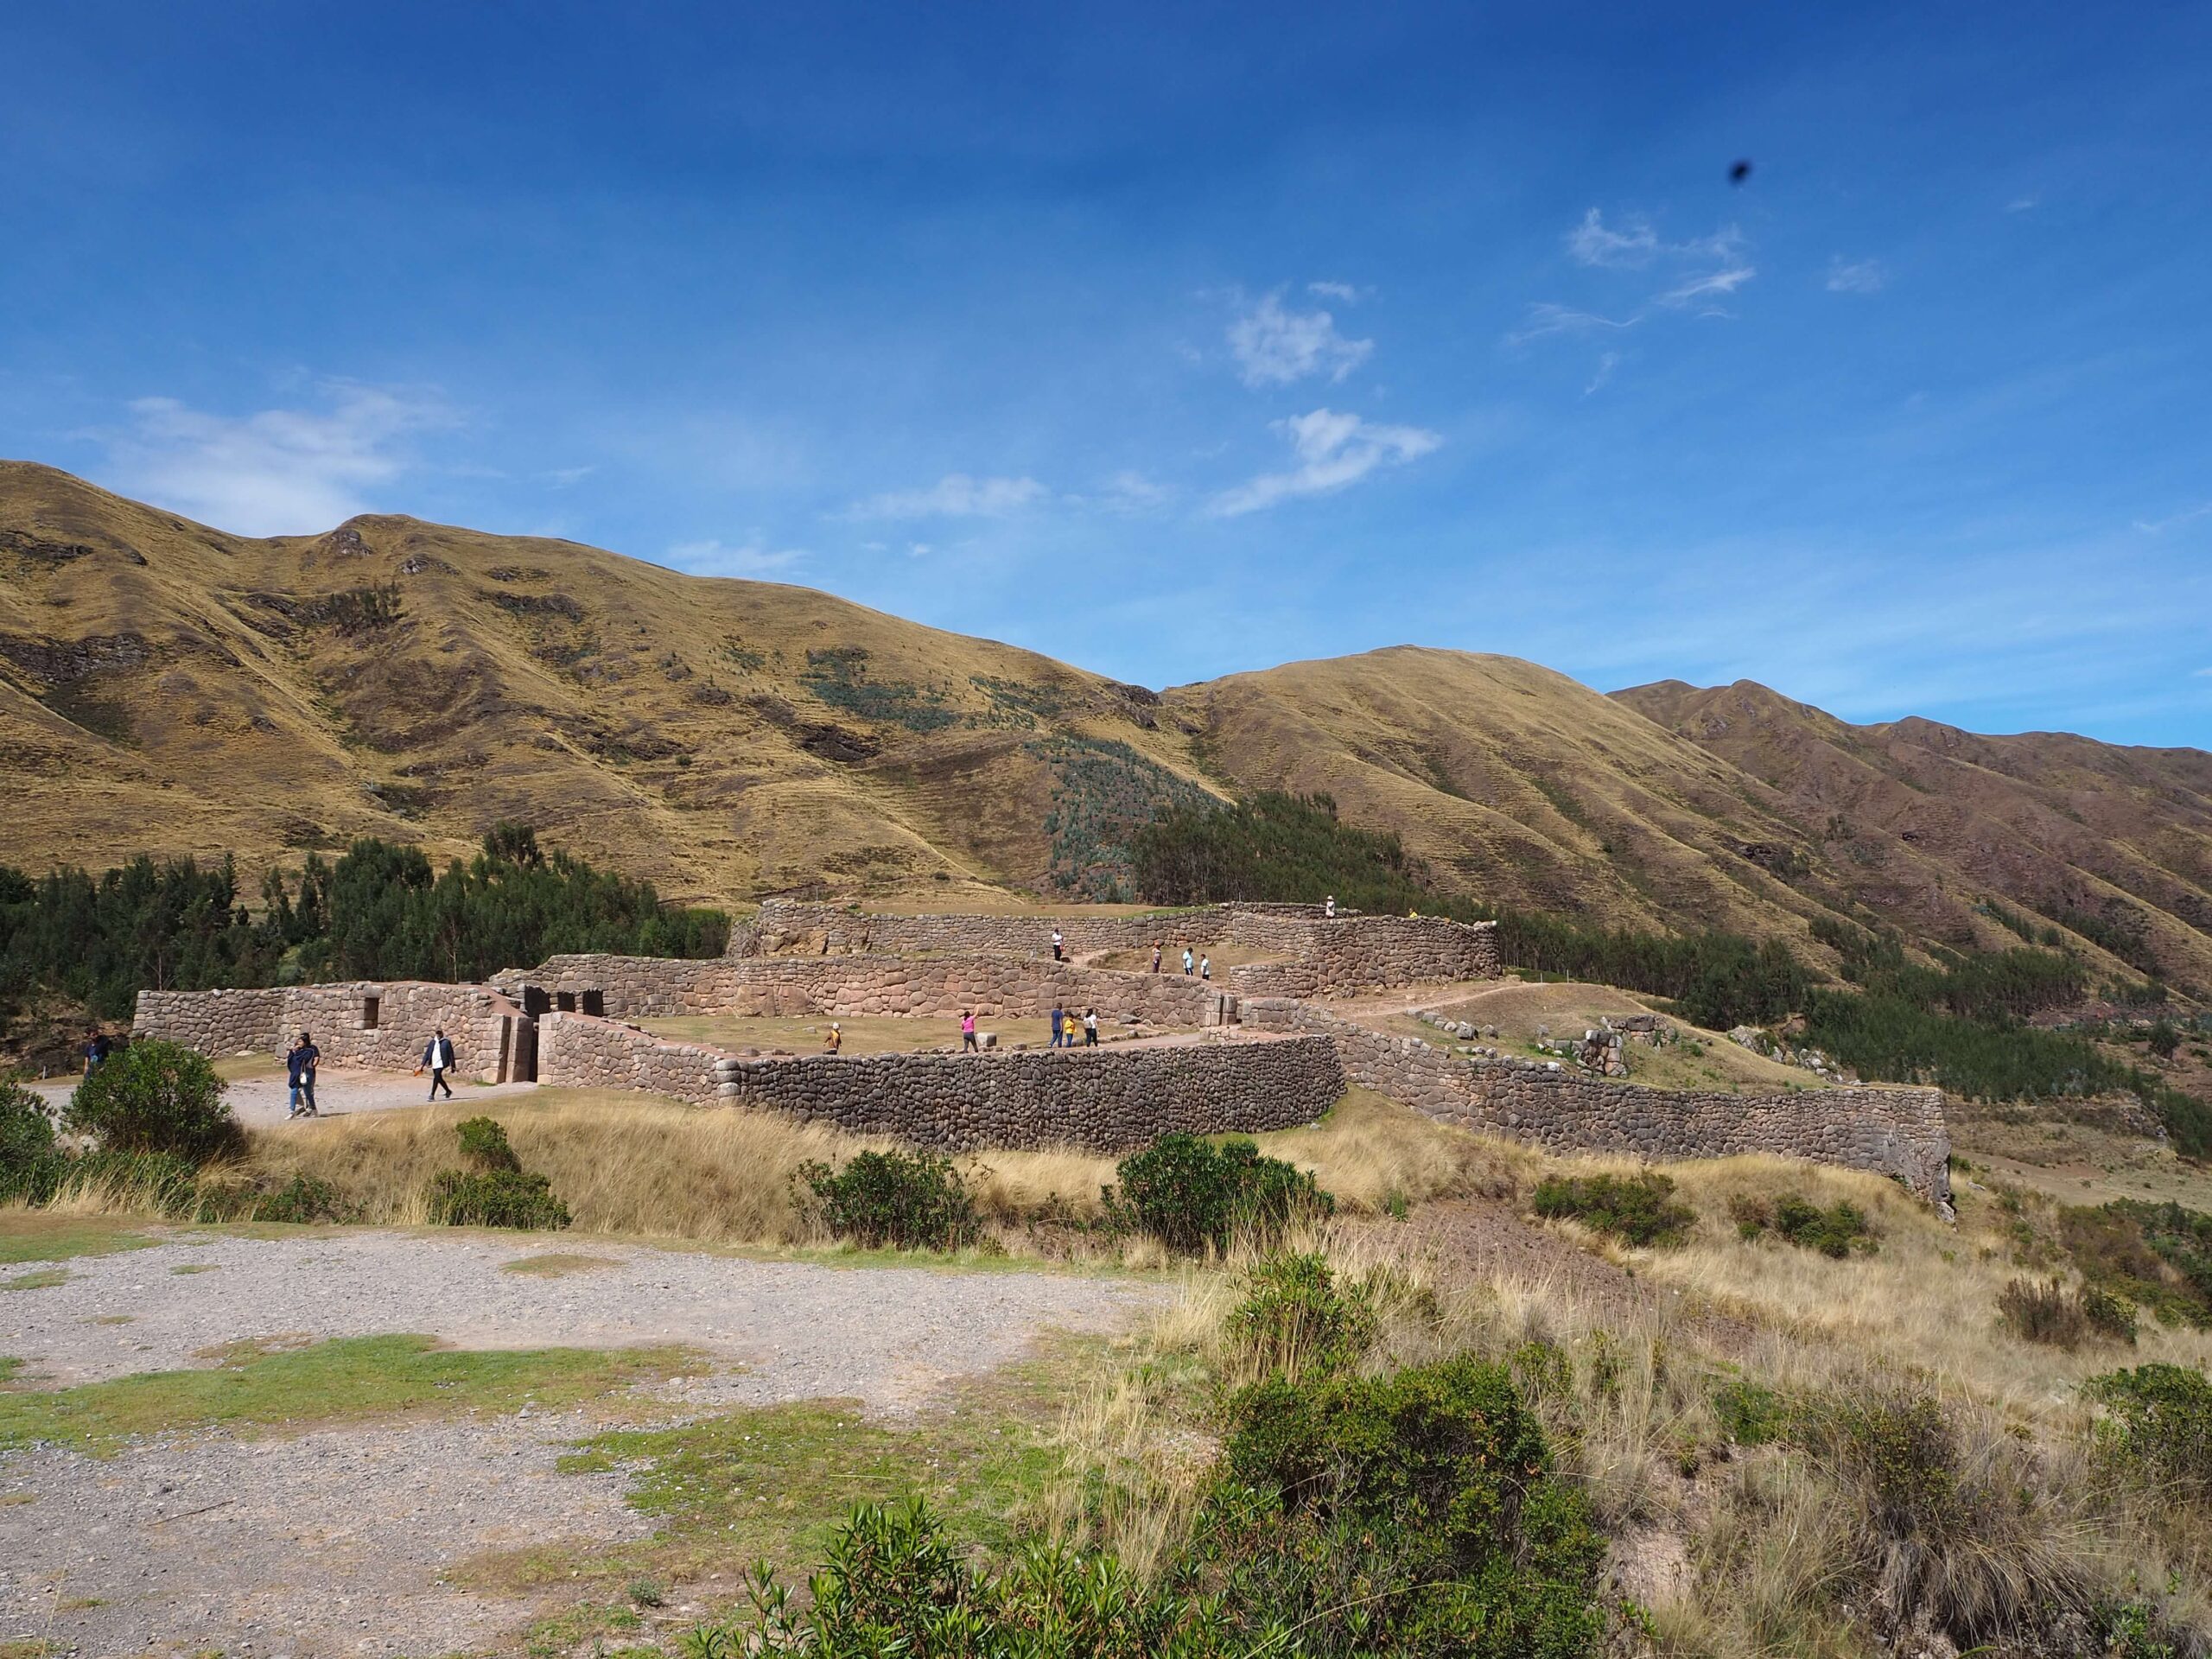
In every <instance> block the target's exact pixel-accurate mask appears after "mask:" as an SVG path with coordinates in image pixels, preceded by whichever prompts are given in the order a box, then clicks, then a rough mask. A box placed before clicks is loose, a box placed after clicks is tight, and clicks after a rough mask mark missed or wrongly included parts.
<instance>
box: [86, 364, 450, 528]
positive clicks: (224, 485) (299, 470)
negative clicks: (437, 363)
mask: <svg viewBox="0 0 2212 1659" xmlns="http://www.w3.org/2000/svg"><path fill="white" fill-rule="evenodd" d="M316 391H317V392H318V393H319V394H320V396H321V401H322V402H323V404H325V407H324V408H322V409H319V410H302V409H265V410H261V411H259V412H258V413H257V414H252V415H240V416H229V415H211V414H209V413H207V411H205V410H196V409H194V408H191V407H190V406H188V404H183V403H181V402H179V401H178V400H177V399H176V398H174V397H141V398H138V399H137V400H136V401H135V402H133V403H132V404H130V414H131V424H130V427H129V428H127V429H124V430H122V431H109V432H101V433H96V434H94V435H95V436H97V437H99V438H101V439H102V440H103V441H105V442H106V444H107V446H108V452H109V455H110V458H111V465H112V475H113V478H114V481H115V483H116V485H117V486H118V488H120V489H122V490H123V491H124V492H125V493H128V494H131V495H137V496H141V497H143V498H144V499H147V500H149V501H153V502H156V503H158V504H160V505H162V506H165V507H168V508H169V509H170V510H171V511H172V512H182V513H188V514H190V515H191V516H192V517H193V518H198V519H200V520H202V521H203V522H205V523H207V524H213V525H215V526H216V527H217V528H219V529H222V530H228V531H237V532H238V533H239V534H241V535H247V536H279V535H292V534H302V533H305V532H309V531H323V530H328V529H329V528H330V527H331V526H332V525H334V524H339V523H340V522H342V521H343V520H345V519H347V518H352V517H353V516H354V515H355V514H356V513H359V512H367V511H368V510H369V507H370V502H369V499H368V494H367V493H368V492H369V491H371V490H372V489H374V488H375V486H378V485H381V484H389V483H391V481H392V480H395V479H397V477H399V476H400V474H403V473H404V472H407V471H409V470H410V469H411V468H413V467H415V466H416V464H417V463H416V459H415V457H414V455H413V454H412V452H411V450H410V447H409V442H410V439H411V438H412V437H413V436H414V435H415V434H416V433H418V432H424V431H429V430H433V429H442V428H452V427H456V426H459V425H460V424H461V422H460V420H459V418H458V417H457V416H455V415H454V412H453V410H452V409H451V408H450V406H449V405H448V404H447V403H446V401H445V399H444V398H443V397H441V396H440V395H439V394H438V393H437V392H435V391H433V390H429V389H428V388H422V387H395V386H368V385H360V384H359V383H357V382H355V381H351V380H326V381H323V382H321V383H320V384H319V385H317V387H316Z"/></svg>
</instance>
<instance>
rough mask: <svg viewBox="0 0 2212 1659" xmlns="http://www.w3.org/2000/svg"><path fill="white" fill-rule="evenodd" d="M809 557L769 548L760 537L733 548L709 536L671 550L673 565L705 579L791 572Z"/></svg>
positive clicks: (799, 550)
mask: <svg viewBox="0 0 2212 1659" xmlns="http://www.w3.org/2000/svg"><path fill="white" fill-rule="evenodd" d="M807 557H808V554H807V551H806V550H805V549H804V548H802V547H782V548H775V549H770V548H768V547H766V546H764V545H763V544H762V543H761V541H760V537H757V536H756V537H752V538H751V539H749V540H747V541H746V542H744V543H741V544H740V545H737V546H734V547H733V546H732V545H730V543H728V542H724V541H719V540H716V539H715V538H714V537H708V538H707V539H706V540H704V541H697V542H678V543H676V545H675V546H673V547H671V548H670V549H669V550H668V558H669V563H671V564H673V565H675V566H676V567H677V569H683V570H689V571H690V572H692V573H693V574H694V575H702V576H762V575H768V574H769V573H770V572H771V571H775V570H788V569H791V567H792V566H793V565H795V564H802V563H805V561H806V559H807Z"/></svg>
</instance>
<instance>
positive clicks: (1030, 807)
mask: <svg viewBox="0 0 2212 1659" xmlns="http://www.w3.org/2000/svg"><path fill="white" fill-rule="evenodd" d="M0 777H4V778H5V779H6V781H7V782H8V783H9V785H10V786H11V787H10V810H9V811H8V812H6V813H4V814H0V861H4V862H10V863H15V864H18V865H21V866H23V867H25V868H31V869H34V870H37V869H43V868H48V867H50V866H51V865H53V864H54V863H56V862H60V861H73V862H78V863H82V864H87V865H91V866H94V867H99V866H102V865H105V864H109V863H113V862H117V861H120V860H121V859H122V858H124V857H125V856H127V855H130V854H133V853H137V852H139V851H151V852H155V853H182V852H192V853H197V854H200V855H213V854H217V853H219V852H221V851H223V850H226V849H235V850H236V851H237V853H238V855H239V857H240V860H241V861H242V863H243V864H244V866H245V868H246V870H247V872H248V874H249V877H250V876H251V872H252V871H253V870H254V869H255V868H257V867H258V866H260V865H264V864H267V863H270V862H282V863H288V864H289V863H293V862H296V861H297V859H298V858H299V856H300V855H301V853H302V850H303V849H308V848H310V847H317V846H324V847H327V846H341V845H343V844H344V843H345V842H347V841H348V840H350V839H351V838H352V837H353V836H357V835H361V834H377V835H381V836H388V837H391V838H393V839H395V840H402V841H418V842H423V844H424V845H426V846H428V847H429V849H432V851H433V852H434V853H442V852H448V851H450V852H454V853H460V852H463V851H465V850H467V849H468V848H470V847H472V846H473V845H474V842H475V841H476V839H477V837H478V836H480V834H481V833H482V832H483V830H484V829H485V828H486V826H487V825H489V824H490V823H493V822H494V821H496V820H498V819H501V818H518V819H523V820H525V821H527V822H530V823H534V824H536V825H537V826H539V828H540V829H542V830H543V832H544V833H545V836H546V838H547V840H548V842H549V843H550V844H556V845H560V846H563V847H567V848H569V849H572V850H574V851H575V852H577V853H579V854H581V855H583V856H585V857H588V858H589V859H591V860H593V861H594V862H596V863H599V864H601V865H603V866H606V867H608V868H614V869H618V870H620V871H622V872H623V873H625V874H630V875H633V876H642V877H646V878H649V879H651V880H652V881H654V882H655V883H656V884H657V885H658V887H659V888H660V890H661V891H662V892H663V893H664V894H666V895H668V896H670V897H671V898H677V899H704V900H710V901H717V902H731V901H736V902H742V901H743V900H745V899H749V898H753V897H755V896H758V895H760V894H762V893H771V892H775V891H779V890H782V889H785V888H789V887H794V886H798V885H800V884H803V883H809V882H815V881H821V882H825V883H827V884H828V885H829V887H831V888H832V889H833V890H834V891H837V892H841V893H853V894H856V895H859V894H867V895H871V896H875V897H880V898H895V899H904V900H907V901H918V900H927V901H938V902H951V901H953V900H955V899H958V900H959V901H961V902H971V901H973V900H975V899H979V898H981V897H982V896H984V895H986V894H987V893H992V892H995V891H999V890H1003V889H1006V888H1020V889H1028V890H1033V891H1036V892H1039V893H1046V894H1050V895H1052V896H1055V897H1065V896H1069V895H1071V894H1075V895H1081V896H1086V897H1106V896H1109V895H1110V894H1111V893H1113V892H1114V890H1115V888H1116V884H1117V883H1118V882H1119V881H1120V880H1122V878H1123V877H1124V875H1125V874H1126V868H1127V867H1126V861H1125V854H1124V851H1123V849H1124V845H1125V842H1126V840H1127V836H1128V832H1129V830H1130V829H1131V827H1132V826H1133V825H1134V824H1135V823H1139V822H1141V821H1142V820H1143V819H1145V818H1146V817H1148V816H1149V814H1150V813H1151V811H1152V810H1153V808H1154V806H1155V805H1156V804H1160V803H1162V802H1168V801H1184V802H1189V801H1193V800H1199V799H1203V798H1205V797H1206V796H1208V795H1214V796H1229V795H1234V794H1236V793H1240V792H1243V791H1250V790H1256V789H1266V788H1281V789H1289V790H1294V791H1327V792H1329V793H1331V794H1332V795H1333V796H1334V797H1335V798H1336V799H1337V801H1338V805H1339V808H1340V810H1341V812H1342V814H1343V816H1344V817H1345V818H1346V819H1347V820H1348V821H1350V822H1352V823H1357V824H1360V825H1363V826H1366V827H1371V828H1380V829H1395V830H1396V831H1397V832H1398V833H1399V834H1400V835H1401V836H1402V837H1403V838H1404V840H1405V842H1406V843H1407V846H1408V849H1410V850H1411V851H1412V852H1414V854H1415V855H1418V856H1419V857H1420V858H1421V859H1422V860H1423V861H1426V863H1427V865H1428V867H1429V868H1430V870H1431V872H1432V874H1433V879H1434V880H1436V881H1438V882H1439V883H1440V884H1441V885H1444V886H1446V887H1453V888H1458V889H1463V890H1465V891H1467V892H1470V893H1476V894H1478V895H1480V896H1483V897H1485V898H1490V899H1497V900H1500V901H1503V902H1507V903H1510V904H1514V905H1517V906H1525V907H1532V908H1543V909H1557V910H1566V911H1573V912H1579V913H1581V914H1583V915H1586V916H1592V917H1598V918H1605V919H1606V920H1608V921H1611V922H1615V923H1618V924H1623V925H1673V926H1694V925H1722V926H1727V927H1732V928H1737V929H1741V930H1743V931H1749V932H1753V933H1760V934H1767V935H1783V936H1786V937H1789V938H1790V939H1791V941H1792V942H1793V944H1796V945H1797V946H1798V947H1799V948H1801V949H1802V950H1805V951H1806V952H1807V954H1808V955H1810V956H1813V957H1820V956H1821V955H1822V954H1823V950H1824V947H1821V946H1818V945H1815V944H1813V943H1812V941H1811V939H1810V936H1809V932H1808V928H1809V925H1810V924H1811V922H1812V921H1814V920H1815V919H1816V918H1820V917H1821V916H1823V915H1826V914H1829V913H1841V914H1847V915H1850V916H1852V917H1853V918H1856V919H1858V920H1859V921H1861V922H1865V923H1874V922H1886V923H1888V924H1891V925H1895V926H1897V927H1898V928H1900V929H1902V930H1903V931H1904V932H1905V933H1906V934H1907V935H1908V937H1909V938H1912V939H1914V940H1916V941H1917V942H1921V943H1923V944H1925V943H1935V942H1950V943H1955V944H1965V943H1967V942H1968V941H1969V940H1972V939H1980V941H1981V942H1983V943H1985V944H2005V943H2010V942H2013V939H2014V932H2015V931H2018V929H2019V928H2021V927H2024V928H2026V929H2028V930H2029V931H2030V932H2031V933H2032V932H2034V931H2036V930H2038V929H2058V930H2062V932H2061V935H2060V936H2061V937H2063V938H2068V939H2069V941H2070V942H2073V943H2075V944H2077V945H2078V947H2079V948H2081V949H2082V950H2084V951H2085V952H2086V953H2087V954H2088V956H2089V957H2090V958H2091V960H2092V961H2093V963H2095V964H2096V966H2097V968H2098V969H2099V971H2100V973H2101V974H2104V975H2107V976H2114V977H2117V976H2122V975H2132V976H2136V977H2140V976H2143V975H2144V974H2145V973H2147V972H2149V971H2151V970H2152V969H2153V968H2155V969H2157V970H2158V971H2160V972H2162V973H2163V974H2164V976H2166V977H2168V978H2169V979H2171V980H2173V981H2175V982H2177V983H2179V984H2182V985H2184V986H2196V987H2212V756H2207V755H2205V754H2202V753H2197V752H2195V751H2161V752H2148V751H2139V750H2126V749H2119V748H2114V747H2110V746H2107V745H2102V744H2097V743H2094V742H2090V741H2088V740H2085V739H2080V738H2059V737H2050V738H2045V737H2022V738H1979V737H1974V736H1971V735H1970V734H1965V733H1961V732H1956V731H1954V730H1951V729H1950V728H1941V727H1936V726H1932V725H1929V724H1928V723H1927V722H1923V721H1904V722H1900V723H1899V724H1898V725H1897V726H1894V727H1881V728H1853V727H1848V726H1846V725H1844V724H1843V723H1842V722H1840V721H1834V719H1832V718H1831V717H1829V716H1827V715H1822V714H1821V713H1820V712H1819V711H1817V710H1815V709H1807V708H1804V707H1803V706H1802V705H1799V704H1795V703H1789V702H1786V700H1784V699H1782V698H1779V697H1777V696H1774V694H1772V693H1770V692H1766V691H1764V690H1763V689H1762V688H1758V687H1744V686H1738V687H1732V688H1728V689H1727V690H1722V691H1696V690H1692V689H1691V688H1689V687H1687V686H1681V685H1679V684H1674V683H1669V684H1662V685H1659V686H1647V687H1641V688H1638V689H1637V690H1632V691H1627V692H1622V693H1619V694H1618V695H1617V696H1612V697H1607V696H1600V695H1599V693H1597V692H1595V691H1593V690H1590V689H1589V688H1588V687H1586V686H1583V685H1580V684H1579V683H1576V682H1574V681H1573V680H1571V679H1568V678H1567V677H1565V676H1563V675H1560V674H1556V673H1553V672H1551V671H1548V670H1545V669H1542V668H1539V667H1536V666H1535V665H1533V664H1528V663H1522V662H1517V661H1515V660H1513V659H1510V658H1497V657H1482V656H1473V655H1469V654H1466V653H1463V652H1441V651H1429V650H1421V649H1415V648H1412V647H1400V648H1396V649H1393V650H1389V651H1383V652H1372V653H1370V654H1368V655H1365V656H1361V657H1355V658H1343V659H1338V660H1333V661H1328V662H1319V663H1297V664H1287V665H1286V666H1283V667H1281V668H1277V669H1272V670H1268V671H1264V672H1260V673H1253V674H1239V675H1233V676H1230V677H1227V678H1224V679H1220V680H1216V681H1211V682H1207V683H1201V684H1198V685H1192V686H1185V687H1180V688H1178V689H1176V690H1172V691H1169V692H1167V693H1166V694H1165V695H1164V696H1155V695H1154V694H1153V693H1151V692H1149V691H1146V690H1141V688H1137V687H1133V686H1126V685H1121V684H1118V683H1116V682H1114V681H1111V680H1109V679H1105V678H1103V677H1099V676H1097V675H1094V674H1090V673H1086V672H1084V671H1082V670H1080V669H1077V668H1073V667H1070V666H1068V665H1066V664H1060V663H1056V662H1053V661H1052V660H1051V659H1049V658H1044V657H1040V656H1038V655H1036V654H1035V653H1033V652H1024V651H1019V650H1016V649H1014V648H1013V647H1010V646H1007V645H998V644H995V643H993V642H989V641H986V640H978V639H965V638H963V637H960V636H958V635H954V634H949V633H943V632H938V631H936V630H933V629H929V628H925V627H921V626H916V625H914V624H912V623H909V622H905V621H902V620H899V619H897V618H895V617H890V616H887V615H884V614H882V613H879V612H875V611H871V610H868V609H866V608H865V607H861V606H857V605H854V604H851V603H849V602H847V601H842V600H838V599H835V598H832V597H830V596H829V595H826V594H819V593H814V592H810V591H809V590H806V589H804V588H790V587H783V586H779V585H775V584H770V583H763V582H730V581H710V580H706V579H702V578H699V577H695V576H687V575H679V574H677V573H676V572H673V571H670V570H666V569H660V568H659V567H657V566H654V565H650V564H645V563H639V562H638V561H635V560H631V559H626V558H623V557H620V556H617V555H614V554H611V553H606V552H601V551H599V550H594V549H591V548H587V547H582V546H580V545H577V544H576V543H569V542H556V541H548V540H543V539H539V538H531V537H500V536H489V535H482V534H479V533H477V532H474V531H465V530H456V529H451V528H448V527H444V526H440V525H435V524H423V523H421V522H419V521H416V520H414V519H410V518H396V517H382V516H378V517H365V518H356V519H353V520H352V521H350V522H349V523H347V524H342V525H340V526H339V527H338V528H337V529H335V530H334V531H330V532H328V533H327V534H325V535H321V536H314V537H277V538H271V539H251V538H245V537H234V536H230V535H226V534H224V533H223V532H221V531H215V530H211V529H208V528H206V527H204V526H201V525H198V524H192V523H189V522H188V521H186V520H184V519H181V518H177V517H175V515H173V514H170V513H168V512H161V511H159V510H156V509H154V508H150V507H146V506H143V505H138V504H136V503H133V502H130V501H126V500H124V499H120V498H118V497H116V496H113V495H111V494H109V493H105V492H104V491H101V490H99V489H96V488H94V487H93V486H90V485H87V484H86V483H84V482H82V481H81V480H77V479H73V478H71V477H69V476H68V475H67V474H62V473H59V472H56V471H54V470H53V469H51V468H48V467H37V466H33V465H29V464H22V463H0ZM248 890H249V891H251V880H249V883H248ZM1991 900H1994V901H1996V902H1994V903H1991V902H1989V901H1991ZM2008 926H2009V927H2010V928H2011V930H2012V931H2008Z"/></svg>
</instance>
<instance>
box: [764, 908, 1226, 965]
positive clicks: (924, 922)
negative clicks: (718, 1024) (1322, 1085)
mask: <svg viewBox="0 0 2212 1659" xmlns="http://www.w3.org/2000/svg"><path fill="white" fill-rule="evenodd" d="M1229 915H1230V912H1229V906H1226V905H1206V906H1200V907H1198V908H1196V909H1192V910H1183V911H1175V912H1170V913H1165V914H1161V915H1157V916H1061V917H1052V916H995V915H989V914H974V915H944V916H887V915H879V914H875V913H873V912H865V911H858V910H853V909H850V908H849V907H847V906H842V905H823V904H807V903H802V902H799V901H797V900H793V899H769V900H767V901H766V903H764V904H763V905H762V906H760V915H759V916H758V917H756V918H754V920H753V927H752V930H751V931H750V933H749V934H748V935H747V937H745V938H739V937H738V935H737V934H736V933H734V932H733V933H732V934H731V936H730V947H729V948H730V951H731V953H732V954H733V955H741V956H763V957H778V956H817V957H818V956H900V955H909V956H911V955H916V954H919V953H922V952H926V951H932V950H957V951H988V952H993V953H995V954H998V955H1001V956H1016V957H1046V958H1047V959H1050V957H1052V929H1053V927H1054V926H1055V925H1058V928H1059V930H1060V932H1061V934H1062V936H1063V938H1064V941H1065V950H1066V951H1067V954H1068V955H1070V956H1071V957H1087V956H1091V955H1094V954H1096V952H1099V951H1102V950H1149V949H1151V947H1152V944H1153V942H1154V940H1156V939H1157V940H1166V941H1168V942H1170V943H1171V944H1173V945H1174V948H1176V949H1180V948H1181V947H1180V942H1181V941H1183V940H1185V939H1187V940H1189V941H1190V942H1191V943H1192V944H1220V943H1221V942H1222V941H1223V940H1224V939H1225V938H1228V937H1229Z"/></svg>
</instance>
